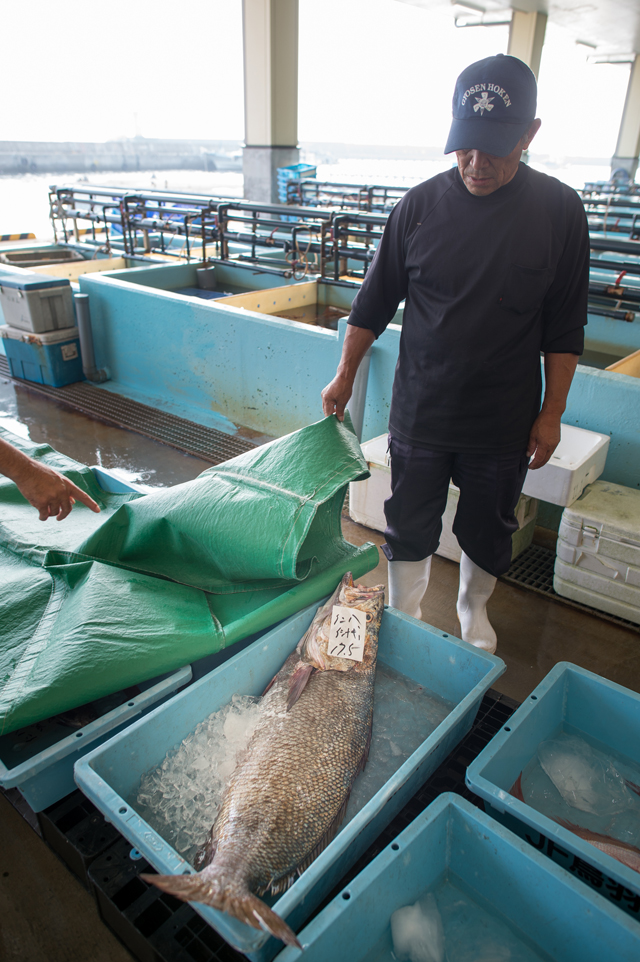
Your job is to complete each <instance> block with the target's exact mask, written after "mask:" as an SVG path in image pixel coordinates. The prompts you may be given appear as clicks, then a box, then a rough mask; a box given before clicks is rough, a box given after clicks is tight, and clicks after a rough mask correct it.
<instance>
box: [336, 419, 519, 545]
mask: <svg viewBox="0 0 640 962" xmlns="http://www.w3.org/2000/svg"><path fill="white" fill-rule="evenodd" d="M387 444H388V441H387V435H386V434H382V435H380V437H377V438H373V440H371V441H367V442H366V443H365V444H363V445H362V452H363V454H364V456H365V458H366V459H367V462H368V465H369V470H370V471H371V477H370V478H367V480H366V481H352V482H351V484H350V485H349V515H350V517H351V519H352V520H353V521H356V522H357V523H358V524H364V525H366V526H367V527H368V528H373V529H374V531H384V529H385V528H386V525H387V523H386V520H385V516H384V502H385V501H386V499H387V498H388V497H389V496H390V494H391V467H390V464H391V462H390V458H389V453H388V451H387ZM459 496H460V489H459V488H457V487H456V486H455V484H450V485H449V495H448V497H447V506H446V508H445V512H444V514H443V516H442V534H441V535H440V544H439V546H438V550H437V551H436V554H439V555H441V556H442V557H443V558H450V559H451V561H460V556H461V554H462V552H461V549H460V545H459V544H458V539H457V538H456V536H455V534H454V533H453V521H454V518H455V516H456V511H457V508H458V498H459ZM537 513H538V502H537V501H536V500H535V498H532V497H529V496H527V495H524V494H523V495H522V496H521V498H520V500H519V501H518V504H517V506H516V519H517V521H518V531H516V533H515V534H514V536H513V557H514V558H515V557H517V556H518V555H519V554H520V553H521V552H522V551H524V549H525V548H526V547H528V545H529V544H530V543H531V539H532V537H533V529H534V527H535V520H536V515H537Z"/></svg>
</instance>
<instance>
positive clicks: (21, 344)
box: [0, 326, 84, 387]
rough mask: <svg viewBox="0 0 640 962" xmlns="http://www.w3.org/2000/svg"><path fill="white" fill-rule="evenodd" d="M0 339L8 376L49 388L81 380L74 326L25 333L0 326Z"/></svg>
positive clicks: (82, 377) (77, 340)
mask: <svg viewBox="0 0 640 962" xmlns="http://www.w3.org/2000/svg"><path fill="white" fill-rule="evenodd" d="M0 336H1V337H2V343H3V346H4V352H5V354H6V355H7V361H8V362H9V370H10V371H11V376H12V377H19V378H22V379H23V380H25V381H35V382H36V383H37V384H49V385H51V387H64V385H65V384H74V383H75V382H76V381H84V374H83V373H82V357H81V356H80V339H79V336H78V328H77V327H68V328H65V329H64V330H61V331H50V332H48V333H46V334H29V333H28V332H27V331H22V330H19V329H18V328H13V327H8V326H4V327H0Z"/></svg>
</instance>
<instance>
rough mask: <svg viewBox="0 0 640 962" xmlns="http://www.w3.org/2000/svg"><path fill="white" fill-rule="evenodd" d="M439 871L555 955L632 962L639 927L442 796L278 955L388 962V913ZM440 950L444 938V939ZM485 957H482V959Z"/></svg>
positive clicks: (579, 961) (289, 959) (560, 959)
mask: <svg viewBox="0 0 640 962" xmlns="http://www.w3.org/2000/svg"><path fill="white" fill-rule="evenodd" d="M444 877H447V879H448V880H449V881H451V882H453V883H454V884H455V885H456V886H457V887H458V888H460V889H462V890H463V891H464V892H465V894H466V895H469V896H470V897H471V898H472V899H474V901H478V902H480V903H481V904H482V905H483V907H489V908H490V909H493V910H494V911H495V912H496V913H497V914H500V915H502V916H503V918H504V919H506V920H508V922H509V923H510V924H511V926H512V927H515V928H516V929H518V930H519V933H518V934H520V933H521V934H522V935H524V936H525V938H526V939H527V940H528V942H529V945H530V946H532V947H534V949H537V950H540V951H542V952H544V953H547V955H546V956H545V958H546V957H549V958H551V959H554V960H556V962H605V960H607V962H608V960H614V959H615V960H616V962H636V960H637V959H639V958H640V927H639V926H637V925H636V924H635V923H634V922H632V921H631V919H629V918H628V916H626V915H624V913H622V912H620V910H619V909H617V908H615V907H614V906H612V905H610V904H609V903H608V902H605V901H604V899H602V898H600V897H599V896H598V895H595V894H594V893H592V892H590V891H589V890H588V889H586V888H585V887H584V886H583V885H580V883H579V882H576V880H575V879H574V878H573V876H572V875H570V873H569V872H567V871H566V870H565V869H562V868H560V867H559V866H557V865H555V864H554V863H553V862H550V861H549V860H548V859H546V858H544V857H543V856H541V855H539V854H538V852H536V851H535V850H534V849H532V848H531V847H530V846H529V845H527V844H526V843H524V842H523V841H521V840H520V839H519V838H517V837H516V836H515V835H513V834H512V833H511V832H509V831H508V830H507V829H505V828H503V827H502V826H501V825H498V824H497V823H496V822H494V821H493V820H492V819H490V818H488V817H487V816H486V815H484V814H483V813H482V812H480V811H479V810H478V809H476V808H474V807H473V805H470V804H469V802H467V801H465V800H464V799H462V798H460V797H459V796H457V795H453V794H451V793H448V792H447V793H445V794H444V795H440V797H439V798H437V799H436V801H435V802H433V803H432V804H431V805H429V807H428V808H426V809H425V811H424V812H422V813H421V814H420V815H419V816H418V817H417V818H416V820H415V821H414V822H412V823H411V825H409V826H408V828H406V829H405V830H404V832H402V834H401V835H399V836H398V837H397V839H396V840H395V841H394V842H392V843H391V845H389V846H387V848H386V849H385V850H384V851H383V852H381V853H380V855H378V857H377V858H376V859H374V861H373V862H371V863H370V864H369V865H368V866H367V867H366V868H365V869H364V870H363V871H362V872H361V873H360V875H358V876H356V878H355V879H354V880H353V882H351V883H350V884H349V885H348V886H347V887H346V888H345V890H344V891H343V892H341V893H340V895H338V896H336V898H335V899H334V900H333V901H332V902H330V903H329V905H327V906H326V908H324V909H323V910H322V912H320V914H319V915H318V916H317V917H316V918H315V919H314V920H313V921H312V922H311V923H310V924H309V925H308V926H307V927H306V928H305V929H303V930H302V932H300V933H299V939H300V942H301V943H302V945H303V946H304V953H301V952H300V950H299V949H295V948H287V949H285V950H284V951H283V952H281V953H280V955H278V957H277V962H294V960H298V959H300V960H301V962H328V960H329V959H336V960H338V959H349V962H373V960H375V962H386V960H391V959H392V958H393V956H392V955H391V948H392V941H391V931H390V925H389V919H390V917H391V915H392V913H393V912H395V911H396V909H398V908H401V907H402V906H404V905H412V904H413V903H414V902H415V901H416V900H417V899H418V898H419V897H420V896H421V895H423V893H424V892H425V891H427V890H429V889H432V888H434V887H435V886H437V885H438V884H439V882H440V881H442V880H443V878H444ZM445 949H446V941H445ZM483 958H484V956H483Z"/></svg>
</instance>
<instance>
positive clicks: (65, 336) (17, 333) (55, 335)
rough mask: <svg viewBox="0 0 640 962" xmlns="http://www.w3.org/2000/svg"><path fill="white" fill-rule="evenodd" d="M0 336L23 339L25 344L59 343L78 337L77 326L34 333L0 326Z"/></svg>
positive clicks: (5, 325)
mask: <svg viewBox="0 0 640 962" xmlns="http://www.w3.org/2000/svg"><path fill="white" fill-rule="evenodd" d="M0 337H8V338H10V339H11V340H13V341H24V342H25V344H59V343H60V342H61V341H73V340H75V339H76V338H77V337H78V328H77V327H62V328H60V329H59V330H57V331H45V333H44V334H34V333H33V332H32V331H23V330H21V329H20V328H18V327H9V325H8V324H3V325H1V326H0Z"/></svg>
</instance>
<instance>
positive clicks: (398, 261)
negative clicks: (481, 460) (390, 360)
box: [349, 164, 589, 453]
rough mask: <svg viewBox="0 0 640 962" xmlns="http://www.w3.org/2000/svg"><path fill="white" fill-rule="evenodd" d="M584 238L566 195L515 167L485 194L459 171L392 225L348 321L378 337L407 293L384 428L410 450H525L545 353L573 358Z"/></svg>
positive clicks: (576, 204)
mask: <svg viewBox="0 0 640 962" xmlns="http://www.w3.org/2000/svg"><path fill="white" fill-rule="evenodd" d="M588 282H589V234H588V229H587V221H586V216H585V212H584V208H583V205H582V202H581V201H580V198H579V197H578V195H577V194H576V192H575V191H574V190H572V189H571V188H570V187H568V186H567V185H566V184H563V183H561V182H560V181H558V180H556V179H555V178H554V177H547V176H546V175H545V174H541V173H539V172H537V171H534V170H532V169H531V168H530V167H527V166H525V165H524V164H520V166H519V168H518V171H517V172H516V175H515V177H514V178H513V180H511V181H510V182H509V183H508V184H506V185H505V186H504V187H501V188H499V189H498V190H496V191H494V193H492V194H489V195H488V196H486V197H476V196H475V195H473V194H471V193H470V192H469V191H468V190H467V188H466V187H465V186H464V183H463V181H462V178H461V177H460V174H459V173H458V170H457V168H453V169H452V170H449V171H447V172H446V173H443V174H438V175H437V176H436V177H432V178H431V179H430V180H427V181H425V182H424V183H422V184H419V185H418V186H417V187H414V188H412V189H411V190H410V191H408V192H407V194H406V195H405V197H404V198H403V199H402V200H401V201H400V203H399V204H398V205H397V206H396V207H395V208H394V210H393V211H392V212H391V215H390V217H389V220H388V223H387V226H386V228H385V231H384V236H383V238H382V240H381V242H380V245H379V247H378V250H377V252H376V255H375V257H374V259H373V262H372V264H371V267H370V269H369V271H368V273H367V276H366V277H365V280H364V282H363V284H362V288H361V290H360V291H359V292H358V294H357V296H356V298H355V300H354V302H353V308H352V311H351V316H350V318H349V323H350V324H352V325H354V326H355V327H363V328H367V329H369V330H371V331H373V333H374V334H375V335H376V337H379V336H380V334H381V333H382V332H383V331H384V329H385V328H386V326H387V324H388V323H389V321H390V320H391V318H392V317H393V315H394V314H395V312H396V310H397V308H398V305H399V303H400V301H402V300H403V298H406V306H405V310H404V318H403V323H402V336H401V339H400V352H399V356H398V363H397V366H396V374H395V380H394V384H393V396H392V402H391V413H390V419H389V429H390V431H391V433H392V434H393V435H394V436H395V437H397V438H398V439H400V440H402V441H405V442H406V443H407V444H412V445H414V446H417V447H425V448H434V449H436V450H445V451H494V452H504V453H507V452H515V451H518V450H522V449H523V448H524V447H525V446H526V444H527V440H528V437H529V432H530V429H531V425H532V424H533V421H534V420H535V418H536V417H537V415H538V412H539V410H540V397H541V375H540V352H541V351H542V352H549V353H571V354H581V353H582V350H583V344H584V325H585V324H586V322H587V291H588Z"/></svg>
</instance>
